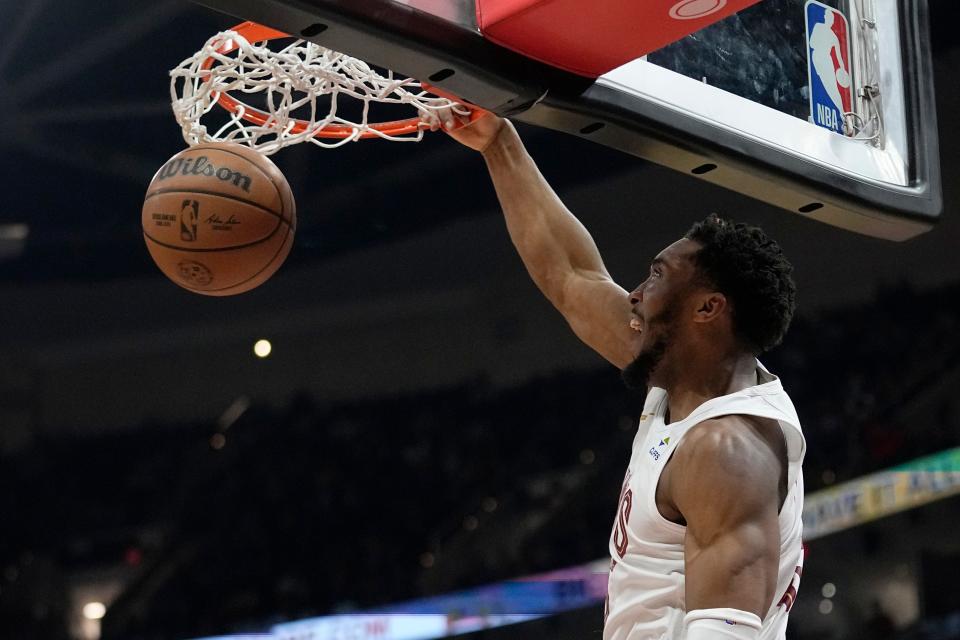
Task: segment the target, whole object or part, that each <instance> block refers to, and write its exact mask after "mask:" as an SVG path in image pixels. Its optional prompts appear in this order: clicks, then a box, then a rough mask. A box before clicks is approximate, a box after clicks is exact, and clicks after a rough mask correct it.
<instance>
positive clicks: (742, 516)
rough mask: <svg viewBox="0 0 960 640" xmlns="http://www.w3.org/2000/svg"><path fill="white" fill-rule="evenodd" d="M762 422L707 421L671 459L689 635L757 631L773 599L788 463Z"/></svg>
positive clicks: (697, 638)
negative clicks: (681, 523) (682, 526)
mask: <svg viewBox="0 0 960 640" xmlns="http://www.w3.org/2000/svg"><path fill="white" fill-rule="evenodd" d="M755 426H756V425H755V424H754V422H753V421H752V420H751V419H749V418H746V417H744V416H736V415H734V416H724V417H722V418H716V419H713V420H708V421H706V422H704V423H701V424H699V425H697V426H696V427H695V428H694V429H693V430H691V432H690V433H689V434H687V437H686V441H685V442H684V443H683V445H682V446H681V447H680V448H679V449H678V450H677V452H676V455H675V456H674V460H673V461H672V464H674V465H676V466H675V467H674V470H673V472H672V475H673V476H674V477H675V478H676V479H675V480H673V481H671V483H670V485H671V486H670V490H669V493H670V500H671V501H672V502H673V504H674V505H675V507H676V508H677V510H678V511H679V513H680V514H681V516H682V517H683V519H684V520H685V521H686V524H687V531H686V536H685V540H684V554H685V557H686V598H685V600H686V608H687V620H686V626H687V630H686V634H685V635H684V636H683V637H684V638H685V639H687V640H701V639H703V640H706V639H713V638H727V637H729V638H738V639H741V638H742V639H743V640H748V639H753V638H756V637H758V635H759V630H760V624H761V619H762V618H763V617H764V615H765V614H766V612H767V610H768V609H769V608H770V606H771V603H772V600H773V596H774V590H775V588H776V584H777V567H778V561H779V557H780V545H779V540H780V538H779V524H778V510H779V506H780V494H779V488H780V485H781V477H782V474H783V473H785V469H784V467H783V465H782V464H781V462H780V460H778V455H777V453H776V451H774V447H771V446H770V444H769V442H768V441H766V440H765V439H764V438H763V437H762V436H761V435H760V433H759V432H758V431H757V430H756V428H755Z"/></svg>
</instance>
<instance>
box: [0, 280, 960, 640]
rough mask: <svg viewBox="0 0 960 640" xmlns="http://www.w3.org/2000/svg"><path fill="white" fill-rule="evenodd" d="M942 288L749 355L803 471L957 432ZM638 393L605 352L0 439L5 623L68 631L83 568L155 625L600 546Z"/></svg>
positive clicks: (174, 632) (325, 604) (349, 597)
mask: <svg viewBox="0 0 960 640" xmlns="http://www.w3.org/2000/svg"><path fill="white" fill-rule="evenodd" d="M958 292H960V286H952V287H948V288H945V289H941V290H938V291H934V292H926V293H920V292H916V291H913V290H911V289H908V288H891V289H889V290H885V291H882V292H880V293H879V294H878V296H877V298H876V300H875V301H874V302H872V303H871V304H868V305H863V306H857V307H856V308H850V309H846V310H841V311H836V312H830V313H825V314H823V315H820V316H817V317H803V318H800V319H799V320H797V322H796V323H795V325H794V327H793V328H792V330H791V332H790V334H789V335H788V338H787V340H786V341H785V343H784V344H783V345H782V346H781V347H779V348H778V349H777V350H775V351H774V352H772V353H771V354H769V355H768V356H766V357H764V359H763V360H764V363H765V364H766V365H767V366H768V368H770V369H771V370H772V371H773V372H774V373H777V374H778V375H780V376H781V378H782V379H783V382H784V385H785V387H786V389H787V391H788V392H789V393H790V394H791V396H792V397H793V399H794V402H795V404H796V406H797V409H798V412H799V414H800V417H801V421H802V423H803V426H804V429H805V432H806V434H807V438H808V445H809V446H808V453H807V462H806V466H805V477H806V479H807V489H808V491H815V490H817V489H818V488H821V487H823V486H826V485H830V484H833V483H837V482H842V481H844V480H847V479H850V478H853V477H856V476H859V475H862V474H864V473H867V472H870V471H874V470H877V469H881V468H885V467H888V466H891V465H893V464H896V463H898V462H903V461H906V460H909V459H911V458H914V457H916V456H919V455H922V454H925V453H933V452H936V451H940V450H942V449H946V448H949V447H951V446H957V445H958V444H960V424H958V420H957V414H958V411H960V407H958V405H957V399H956V396H955V394H954V393H953V392H952V390H951V389H952V388H951V387H944V385H941V384H939V382H940V381H941V380H943V379H945V377H947V376H949V375H951V374H952V375H956V373H957V366H958V365H957V363H958V362H960V337H958V336H960V331H958V330H960V311H958V309H957V307H956V305H955V304H953V300H954V299H955V297H956V295H957V293H958ZM642 400H643V399H642V397H638V396H636V395H631V394H630V393H628V392H627V391H626V390H625V389H624V388H623V386H622V384H620V382H619V374H618V372H617V371H615V370H612V369H603V370H598V371H595V372H588V373H569V372H568V373H558V374H556V375H554V376H552V377H549V378H542V379H538V380H534V381H530V382H528V383H526V384H524V385H523V386H520V387H517V388H512V389H506V390H504V389H497V388H493V387H491V386H490V385H489V384H487V383H486V382H485V381H484V380H473V381H470V382H469V383H464V384H459V385H457V386H452V387H450V388H446V389H440V390H432V391H423V392H421V393H417V394H414V395H406V396H402V397H378V398H370V399H365V400H357V401H354V402H350V403H338V404H330V403H326V402H324V401H323V400H322V399H318V398H312V397H310V396H308V395H305V394H300V395H298V396H297V397H296V398H295V399H294V400H292V401H291V402H290V403H289V405H288V406H285V407H282V408H275V407H274V408H272V407H266V406H260V405H258V403H257V402H256V399H255V398H254V399H253V402H252V404H251V406H250V408H248V409H247V410H246V411H245V412H243V413H242V415H240V416H239V417H237V418H236V419H235V420H233V421H231V422H229V423H220V424H217V425H209V424H195V425H176V426H171V425H141V426H139V427H138V428H136V429H131V430H130V431H128V432H124V433H117V434H111V435H103V436H97V437H91V438H84V439H77V440H73V441H67V440H63V439H58V440H55V441H49V442H38V443H37V445H36V446H34V447H32V448H31V449H30V450H28V451H24V452H20V453H18V454H16V455H14V456H8V457H7V458H6V459H3V460H0V487H2V489H0V501H2V502H0V509H2V511H0V513H3V514H4V526H3V528H2V530H0V571H2V575H0V637H3V638H7V637H10V638H14V637H15V638H21V639H24V640H30V639H32V638H44V639H46V640H57V639H59V638H66V637H67V631H66V624H65V618H66V615H67V610H68V607H69V606H70V603H69V602H68V595H67V594H68V593H69V591H70V587H71V583H72V581H74V580H76V576H78V575H86V576H89V575H97V572H100V573H101V574H103V575H104V576H107V577H110V576H114V577H116V576H120V578H121V581H122V582H123V585H124V587H123V589H122V591H121V593H120V594H119V596H118V597H117V598H116V599H115V600H114V601H113V602H112V603H111V605H110V607H109V609H108V611H107V615H106V617H105V618H104V620H103V634H104V635H103V637H104V638H106V639H109V638H124V639H125V640H138V639H140V640H153V639H154V638H177V637H180V638H186V637H191V636H199V635H204V634H210V635H212V634H214V633H223V632H228V631H240V630H257V629H262V628H264V627H266V626H268V625H269V624H271V623H273V622H277V621H281V620H289V619H294V618H299V617H306V616H310V615H318V614H325V613H330V612H335V611H350V610H355V609H360V608H364V609H366V608H374V607H380V606H385V605H388V604H389V603H393V602H397V601H400V600H404V599H409V598H415V597H419V596H423V595H430V594H434V593H440V592H444V591H448V590H451V589H456V588H463V587H468V586H472V585H477V584H482V583H485V582H489V581H493V580H499V579H505V578H510V577H515V576H518V575H523V574H526V573H532V572H536V571H541V570H548V569H553V568H559V567H564V566H569V565H573V564H576V563H580V562H587V561H590V560H595V559H597V558H601V557H603V556H605V555H606V553H607V538H608V536H609V531H610V525H611V523H612V519H613V514H614V508H615V504H616V500H617V496H618V492H619V487H620V483H621V481H622V477H623V472H624V469H625V467H626V464H627V461H628V459H629V455H630V444H631V441H632V438H633V435H634V433H635V430H636V421H637V417H638V416H639V413H640V408H641V406H642ZM917 416H932V417H925V418H924V419H923V420H918V419H917ZM105 579H106V578H105ZM598 624H599V622H598Z"/></svg>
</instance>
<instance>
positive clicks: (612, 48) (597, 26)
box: [476, 0, 759, 77]
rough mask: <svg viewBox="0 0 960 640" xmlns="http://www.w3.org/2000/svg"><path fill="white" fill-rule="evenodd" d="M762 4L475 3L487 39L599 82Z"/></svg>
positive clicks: (748, 0)
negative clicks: (694, 34)
mask: <svg viewBox="0 0 960 640" xmlns="http://www.w3.org/2000/svg"><path fill="white" fill-rule="evenodd" d="M758 1H759V0H476V8H477V23H478V24H479V26H480V31H481V32H482V33H483V36H484V37H485V38H486V39H487V40H490V41H492V42H495V43H497V44H499V45H501V46H503V47H506V48H508V49H512V50H513V51H516V52H517V53H520V54H523V55H525V56H527V57H528V58H533V59H535V60H539V61H541V62H545V63H547V64H549V65H552V66H555V67H559V68H561V69H565V70H567V71H571V72H573V73H576V74H579V75H583V76H588V77H597V76H600V75H603V74H604V73H606V72H607V71H610V70H611V69H615V68H616V67H619V66H620V65H622V64H625V63H627V62H629V61H631V60H634V59H636V58H639V57H640V56H643V55H646V54H648V53H650V52H651V51H656V50H657V49H659V48H661V47H663V46H666V45H668V44H670V43H671V42H675V41H677V40H679V39H680V38H683V37H684V36H687V35H689V34H691V33H693V32H694V31H699V30H700V29H702V28H703V27H705V26H707V25H709V24H712V23H714V22H716V21H718V20H721V19H722V18H725V17H727V16H729V15H731V14H734V13H736V12H737V11H740V10H741V9H744V8H746V7H749V6H750V5H752V4H756V3H757V2H758Z"/></svg>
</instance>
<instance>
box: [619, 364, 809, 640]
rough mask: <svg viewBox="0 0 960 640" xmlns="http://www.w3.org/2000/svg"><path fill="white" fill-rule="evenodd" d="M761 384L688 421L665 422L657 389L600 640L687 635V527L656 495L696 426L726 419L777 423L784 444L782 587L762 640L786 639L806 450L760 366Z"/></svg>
mask: <svg viewBox="0 0 960 640" xmlns="http://www.w3.org/2000/svg"><path fill="white" fill-rule="evenodd" d="M757 372H758V376H759V378H760V383H759V384H757V385H756V386H753V387H749V388H747V389H744V390H742V391H738V392H737V393H732V394H729V395H725V396H720V397H717V398H713V399H711V400H708V401H707V402H704V403H703V404H702V405H700V406H699V407H697V409H696V410H694V411H693V412H692V413H691V414H690V415H689V416H687V417H686V418H685V419H683V420H678V421H676V422H673V423H671V424H665V421H664V416H665V413H666V411H667V406H668V404H667V393H666V391H665V390H663V389H659V388H656V387H654V388H652V389H650V392H649V393H648V394H647V399H646V402H645V403H644V408H643V415H642V416H641V418H640V427H639V429H638V431H637V435H636V437H635V438H634V441H633V453H632V455H631V457H630V466H629V467H628V468H627V474H626V478H625V479H624V481H623V489H622V491H621V493H620V504H619V508H618V512H617V518H616V520H615V522H614V525H613V533H612V535H611V536H610V557H611V562H610V576H609V582H608V588H607V594H608V595H607V609H606V612H605V622H604V629H603V640H679V639H680V638H681V634H682V633H683V617H684V615H685V614H686V607H685V603H684V562H683V560H684V558H683V539H684V533H685V532H686V527H684V526H681V525H679V524H676V523H674V522H671V521H669V520H667V519H666V518H664V517H663V516H662V515H661V514H660V511H659V509H657V502H656V491H657V484H658V481H659V479H660V473H661V472H662V471H663V468H664V466H665V465H666V463H667V460H669V459H670V455H671V453H672V452H673V451H674V450H676V448H677V446H678V445H679V444H680V442H681V441H682V440H683V436H684V435H685V434H686V433H687V432H688V431H689V430H690V429H691V428H692V427H694V426H695V425H697V424H698V423H700V422H703V421H704V420H709V419H710V418H717V417H719V416H724V415H733V414H739V415H747V416H759V417H762V418H770V419H774V420H777V421H778V422H779V424H780V428H781V429H782V430H783V435H784V438H785V440H786V443H787V459H788V469H787V488H788V492H787V497H786V499H785V501H784V503H783V507H782V508H781V510H780V515H779V521H780V567H779V571H778V577H777V588H776V590H775V592H774V594H775V595H774V599H773V601H772V602H771V603H770V607H769V608H768V610H767V612H766V615H765V616H764V617H763V626H762V630H761V632H760V638H761V640H782V639H783V638H784V637H785V633H786V628H787V614H788V613H789V611H790V607H791V605H792V604H793V601H794V599H795V597H796V593H797V588H798V586H799V583H800V574H801V572H802V567H803V548H802V543H801V533H802V523H801V520H800V516H801V512H802V511H803V476H802V475H801V472H800V465H801V463H802V462H803V456H804V453H805V449H806V443H805V441H804V438H803V432H802V431H801V429H800V421H799V419H798V418H797V412H796V409H794V407H793V403H792V402H791V401H790V398H789V397H788V396H787V394H786V392H785V391H784V390H783V387H782V386H781V384H780V380H779V379H778V378H777V377H776V376H774V375H772V374H770V373H769V372H768V371H767V370H766V369H765V368H764V367H763V365H761V364H760V363H759V362H758V363H757Z"/></svg>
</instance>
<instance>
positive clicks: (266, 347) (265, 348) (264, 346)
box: [253, 339, 273, 358]
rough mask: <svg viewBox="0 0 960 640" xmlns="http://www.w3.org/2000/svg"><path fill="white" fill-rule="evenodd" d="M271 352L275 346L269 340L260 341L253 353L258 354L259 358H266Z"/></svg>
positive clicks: (254, 347)
mask: <svg viewBox="0 0 960 640" xmlns="http://www.w3.org/2000/svg"><path fill="white" fill-rule="evenodd" d="M271 351H273V345H272V344H270V341H269V340H263V339H260V340H257V342H256V344H254V345H253V352H254V353H255V354H257V357H258V358H266V357H267V356H268V355H270V352H271Z"/></svg>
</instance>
